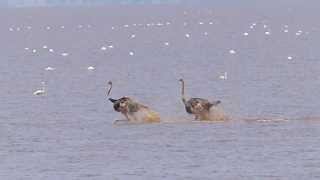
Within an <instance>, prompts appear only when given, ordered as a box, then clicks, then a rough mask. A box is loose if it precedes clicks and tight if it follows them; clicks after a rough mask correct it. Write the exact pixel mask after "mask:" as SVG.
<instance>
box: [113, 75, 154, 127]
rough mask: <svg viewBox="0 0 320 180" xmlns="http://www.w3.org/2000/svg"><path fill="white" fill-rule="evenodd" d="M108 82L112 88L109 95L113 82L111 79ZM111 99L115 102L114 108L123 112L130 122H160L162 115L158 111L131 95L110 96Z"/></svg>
mask: <svg viewBox="0 0 320 180" xmlns="http://www.w3.org/2000/svg"><path fill="white" fill-rule="evenodd" d="M108 84H109V86H110V88H109V90H108V93H107V96H109V94H110V92H111V89H112V82H111V81H109V83H108ZM109 101H111V102H112V103H113V109H114V110H115V111H117V112H120V113H121V114H123V115H124V116H125V117H126V120H127V121H129V122H143V123H154V122H160V116H159V115H158V113H156V112H155V111H152V110H151V109H150V108H149V107H147V106H145V105H143V104H140V103H138V102H136V101H134V100H133V99H132V98H130V97H127V96H124V97H122V98H120V99H113V98H109Z"/></svg>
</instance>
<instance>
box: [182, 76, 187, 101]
mask: <svg viewBox="0 0 320 180" xmlns="http://www.w3.org/2000/svg"><path fill="white" fill-rule="evenodd" d="M181 99H182V101H183V103H185V102H186V97H185V96H184V81H183V80H182V81H181Z"/></svg>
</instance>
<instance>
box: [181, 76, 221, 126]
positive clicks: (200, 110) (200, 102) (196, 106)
mask: <svg viewBox="0 0 320 180" xmlns="http://www.w3.org/2000/svg"><path fill="white" fill-rule="evenodd" d="M179 81H180V82H181V85H182V88H181V95H182V102H183V104H184V105H185V109H186V111H187V113H189V114H194V115H195V120H210V117H209V116H210V115H209V113H210V108H211V107H213V106H217V105H218V104H220V103H221V101H219V100H218V101H214V102H210V101H208V100H207V99H203V98H190V99H189V100H186V98H185V95H184V80H183V79H180V80H179Z"/></svg>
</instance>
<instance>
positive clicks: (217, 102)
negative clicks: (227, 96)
mask: <svg viewBox="0 0 320 180" xmlns="http://www.w3.org/2000/svg"><path fill="white" fill-rule="evenodd" d="M219 104H221V101H220V100H218V101H214V102H213V105H214V106H217V105H219Z"/></svg>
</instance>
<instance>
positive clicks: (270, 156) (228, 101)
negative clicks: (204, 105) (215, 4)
mask: <svg viewBox="0 0 320 180" xmlns="http://www.w3.org/2000/svg"><path fill="white" fill-rule="evenodd" d="M164 12H166V13H164ZM53 15H55V16H53ZM315 15H317V12H312V11H309V12H307V11H306V12H303V13H302V12H300V11H295V9H291V10H288V9H286V10H284V11H281V10H279V9H275V10H274V11H273V12H272V15H270V14H269V12H267V11H265V12H263V11H261V12H260V11H259V12H254V11H247V10H243V9H233V8H230V9H228V8H226V9H214V8H211V9H210V8H203V7H202V8H200V7H199V8H190V7H189V8H183V7H176V6H160V7H148V8H146V7H136V6H132V7H130V6H128V7H113V8H108V7H104V8H73V9H42V8H37V9H20V10H19V11H16V10H13V9H12V10H5V11H2V12H1V15H0V20H1V22H2V25H1V28H0V29H1V30H0V35H1V42H0V48H1V49H2V52H1V53H0V59H1V68H0V82H1V84H2V86H1V88H0V97H1V99H2V103H1V104H0V109H1V114H0V117H1V118H0V146H1V148H0V159H1V160H0V177H1V179H137V180H138V179H201V180H202V179H268V180H269V179H319V178H320V168H319V167H320V158H319V157H320V156H319V151H320V145H319V144H320V142H319V138H318V137H319V135H320V131H319V128H320V122H319V120H320V118H318V117H320V111H319V109H318V107H319V106H320V103H319V101H318V99H317V97H318V92H319V90H320V88H319V87H320V81H319V80H320V79H319V77H320V71H319V68H320V55H319V50H318V47H319V42H320V34H319V28H320V24H319V22H318V21H317V18H316V17H317V16H315ZM253 23H255V24H256V25H255V26H254V28H253V29H251V28H250V26H252V24H253ZM148 24H149V25H148ZM126 25H128V26H126ZM264 25H265V26H266V27H264ZM286 25H287V26H286ZM48 27H49V28H48ZM112 27H113V28H112ZM285 29H288V32H287V33H285V32H284V30H285ZM299 31H302V32H301V33H299ZM245 32H247V33H248V34H249V35H248V36H245V35H243V33H245ZM266 32H269V33H270V35H266ZM296 33H298V34H299V35H297V34H296ZM186 34H189V35H190V37H189V38H187V37H186ZM132 35H135V36H134V38H132ZM168 44H169V45H168ZM43 46H47V48H43ZM108 46H113V48H109V47H108ZM102 47H106V50H101V49H103V48H102ZM25 48H27V49H25ZM49 49H52V50H53V52H50V51H49ZM33 50H36V52H32V51H33ZM230 50H235V52H236V53H235V54H230V53H229V51H230ZM130 52H133V53H134V55H133V56H131V55H130ZM62 53H68V56H62V55H61V54H62ZM289 56H290V57H292V59H290V58H289V59H288V57H289ZM48 66H50V67H53V68H55V70H54V71H46V70H45V68H46V67H48ZM89 66H94V67H95V70H93V71H88V69H87V68H88V67H89ZM224 72H227V73H228V79H227V80H222V79H220V78H219V76H220V75H222V74H223V73H224ZM181 77H182V78H184V79H185V81H186V93H187V95H188V96H190V97H196V96H197V97H206V98H208V99H220V100H221V101H222V102H223V104H222V107H223V108H224V110H225V112H226V113H228V114H229V115H230V116H231V117H232V120H231V121H230V122H217V123H196V122H191V119H192V117H189V116H188V115H187V114H186V113H185V111H184V107H183V105H182V102H181V100H180V84H179V82H178V79H179V78H181ZM108 80H112V81H113V82H114V90H113V92H112V95H111V96H112V97H115V98H117V97H121V96H125V95H126V96H132V97H134V98H135V99H137V100H138V101H140V102H143V103H144V104H147V105H149V106H150V107H152V108H153V109H155V110H156V111H158V112H159V113H160V114H161V116H162V119H163V121H164V122H163V123H161V124H153V125H113V124H112V123H113V122H114V121H115V120H116V119H121V118H122V116H121V115H120V114H118V113H116V112H114V111H113V109H112V106H111V104H110V103H109V102H108V101H107V98H106V88H107V82H108ZM41 81H45V82H46V90H47V95H46V96H42V97H36V96H34V95H32V93H33V91H35V90H36V89H39V88H40V87H41Z"/></svg>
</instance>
